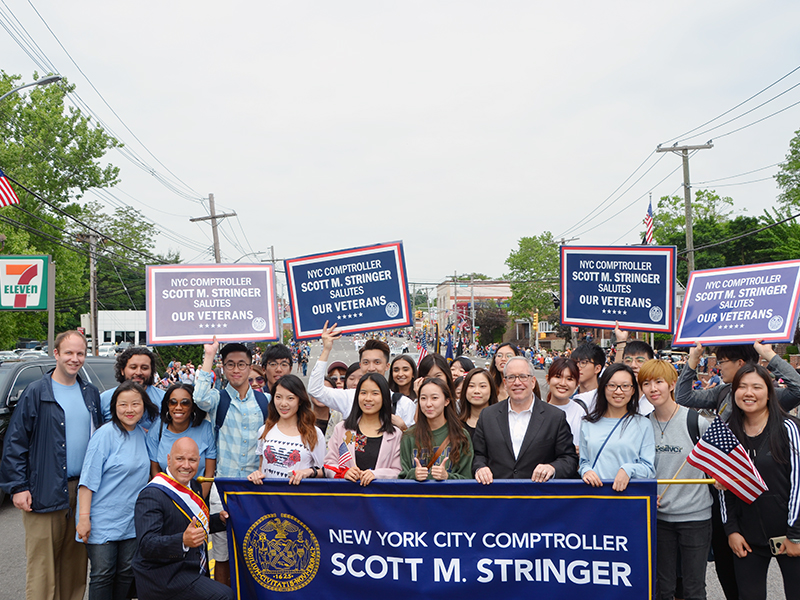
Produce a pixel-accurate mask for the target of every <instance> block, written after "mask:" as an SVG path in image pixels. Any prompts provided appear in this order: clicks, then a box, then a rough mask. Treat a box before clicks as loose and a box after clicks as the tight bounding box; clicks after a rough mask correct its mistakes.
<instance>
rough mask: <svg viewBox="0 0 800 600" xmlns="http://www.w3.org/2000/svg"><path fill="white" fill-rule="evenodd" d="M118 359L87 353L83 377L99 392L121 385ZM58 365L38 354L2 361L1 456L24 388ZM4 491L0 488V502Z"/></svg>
mask: <svg viewBox="0 0 800 600" xmlns="http://www.w3.org/2000/svg"><path fill="white" fill-rule="evenodd" d="M115 362H116V359H114V358H105V357H102V356H87V357H86V362H85V363H83V368H82V369H81V378H82V379H83V380H84V381H89V382H91V383H93V384H94V385H96V386H97V389H99V390H100V393H102V392H104V391H105V390H107V389H110V388H113V387H116V386H117V385H119V384H118V383H117V380H116V378H115V377H114V363H115ZM55 366H56V359H54V358H37V359H32V360H19V361H8V362H3V363H0V458H2V448H3V441H4V440H5V437H6V430H7V429H8V422H9V421H10V420H11V413H12V412H13V411H14V407H15V406H16V405H17V401H18V400H19V398H20V396H21V395H22V392H23V391H24V390H25V388H26V387H28V384H29V383H33V382H34V381H37V380H39V379H41V378H42V375H44V374H45V373H47V372H48V371H49V370H50V369H52V368H53V367H55ZM4 498H5V492H4V491H2V490H0V504H2V502H3V499H4Z"/></svg>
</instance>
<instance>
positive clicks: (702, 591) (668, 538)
mask: <svg viewBox="0 0 800 600" xmlns="http://www.w3.org/2000/svg"><path fill="white" fill-rule="evenodd" d="M656 529H657V531H656V534H657V535H656V540H657V541H656V544H657V545H656V556H657V565H656V575H657V583H656V598H657V599H658V600H665V599H669V600H672V598H673V597H674V595H675V580H676V571H677V566H678V548H680V557H681V576H682V577H683V597H684V598H685V599H686V600H704V599H705V598H706V559H707V558H708V547H709V546H710V545H711V519H708V520H707V521H685V522H682V523H674V522H669V521H662V520H661V519H658V520H656Z"/></svg>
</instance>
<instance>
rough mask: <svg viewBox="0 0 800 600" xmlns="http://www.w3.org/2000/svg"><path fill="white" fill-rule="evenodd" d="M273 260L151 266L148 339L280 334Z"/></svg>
mask: <svg viewBox="0 0 800 600" xmlns="http://www.w3.org/2000/svg"><path fill="white" fill-rule="evenodd" d="M279 335H280V334H279V331H278V315H277V312H276V304H275V268H274V267H273V265H270V264H264V265H158V266H149V267H147V340H148V342H149V343H151V344H153V345H166V344H193V343H202V342H208V341H209V340H211V339H212V337H213V336H217V339H218V340H219V341H221V342H258V341H275V340H277V339H279Z"/></svg>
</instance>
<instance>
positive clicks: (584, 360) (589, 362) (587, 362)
mask: <svg viewBox="0 0 800 600" xmlns="http://www.w3.org/2000/svg"><path fill="white" fill-rule="evenodd" d="M591 364H594V363H592V361H590V360H589V359H588V358H584V359H583V360H579V361H578V362H577V365H578V366H579V367H580V368H581V369H582V368H583V367H585V366H586V365H591Z"/></svg>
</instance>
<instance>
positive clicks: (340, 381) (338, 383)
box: [328, 360, 347, 390]
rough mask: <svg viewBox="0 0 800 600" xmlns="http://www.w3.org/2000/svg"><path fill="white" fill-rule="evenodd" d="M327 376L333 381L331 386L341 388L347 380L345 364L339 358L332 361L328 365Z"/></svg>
mask: <svg viewBox="0 0 800 600" xmlns="http://www.w3.org/2000/svg"><path fill="white" fill-rule="evenodd" d="M328 377H329V378H330V380H331V381H332V382H333V387H335V388H336V389H337V390H343V389H344V388H345V382H346V381H347V365H346V364H344V363H343V362H342V361H340V360H336V361H334V362H332V363H331V364H329V365H328Z"/></svg>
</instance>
